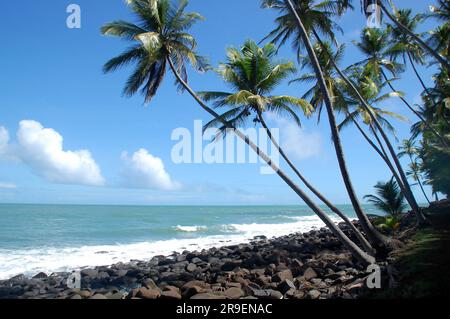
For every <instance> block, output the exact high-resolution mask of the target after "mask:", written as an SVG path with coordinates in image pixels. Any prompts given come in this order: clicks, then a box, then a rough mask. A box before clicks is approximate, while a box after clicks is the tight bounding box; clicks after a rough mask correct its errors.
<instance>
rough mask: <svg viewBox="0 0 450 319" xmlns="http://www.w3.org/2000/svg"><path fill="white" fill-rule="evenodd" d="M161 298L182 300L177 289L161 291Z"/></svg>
mask: <svg viewBox="0 0 450 319" xmlns="http://www.w3.org/2000/svg"><path fill="white" fill-rule="evenodd" d="M161 299H169V300H181V295H180V293H178V292H176V291H175V290H166V291H163V292H162V293H161Z"/></svg>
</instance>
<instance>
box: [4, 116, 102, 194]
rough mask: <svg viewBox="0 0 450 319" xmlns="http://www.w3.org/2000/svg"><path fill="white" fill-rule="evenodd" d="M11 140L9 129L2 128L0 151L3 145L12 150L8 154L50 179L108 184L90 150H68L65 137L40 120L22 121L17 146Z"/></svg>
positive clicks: (65, 182)
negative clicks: (65, 146) (10, 142)
mask: <svg viewBox="0 0 450 319" xmlns="http://www.w3.org/2000/svg"><path fill="white" fill-rule="evenodd" d="M5 132H6V133H5ZM5 141H6V143H5ZM8 141H9V134H7V131H6V129H4V128H3V129H1V128H0V151H1V149H2V148H1V145H3V150H4V151H5V149H6V148H7V149H8V151H7V154H6V156H10V157H11V156H12V157H15V158H18V159H19V160H20V161H21V162H22V163H24V164H26V165H28V166H29V167H30V168H31V169H32V171H33V172H34V173H35V174H37V175H39V176H42V177H44V178H45V179H47V180H48V181H51V182H56V183H64V184H81V185H91V186H100V185H103V184H104V179H103V177H102V175H101V173H100V169H99V167H98V165H97V163H96V162H95V161H94V159H93V158H92V156H91V153H90V152H89V151H87V150H80V151H65V150H64V149H63V137H62V136H61V135H60V134H59V133H58V132H56V131H55V130H53V129H51V128H44V127H43V126H42V125H41V124H40V123H39V122H36V121H29V120H27V121H21V122H20V123H19V129H18V131H17V145H11V144H7V143H8ZM0 155H1V153H0Z"/></svg>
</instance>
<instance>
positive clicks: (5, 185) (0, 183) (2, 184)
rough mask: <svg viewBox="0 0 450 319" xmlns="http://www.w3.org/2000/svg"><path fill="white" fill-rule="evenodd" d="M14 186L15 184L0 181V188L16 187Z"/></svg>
mask: <svg viewBox="0 0 450 319" xmlns="http://www.w3.org/2000/svg"><path fill="white" fill-rule="evenodd" d="M16 188H17V185H16V184H12V183H2V182H0V189H16Z"/></svg>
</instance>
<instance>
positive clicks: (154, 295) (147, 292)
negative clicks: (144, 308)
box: [136, 287, 161, 300]
mask: <svg viewBox="0 0 450 319" xmlns="http://www.w3.org/2000/svg"><path fill="white" fill-rule="evenodd" d="M136 297H138V298H142V299H153V300H154V299H158V298H159V297H161V291H159V290H158V289H148V288H145V287H142V288H140V289H139V291H138V293H137V294H136Z"/></svg>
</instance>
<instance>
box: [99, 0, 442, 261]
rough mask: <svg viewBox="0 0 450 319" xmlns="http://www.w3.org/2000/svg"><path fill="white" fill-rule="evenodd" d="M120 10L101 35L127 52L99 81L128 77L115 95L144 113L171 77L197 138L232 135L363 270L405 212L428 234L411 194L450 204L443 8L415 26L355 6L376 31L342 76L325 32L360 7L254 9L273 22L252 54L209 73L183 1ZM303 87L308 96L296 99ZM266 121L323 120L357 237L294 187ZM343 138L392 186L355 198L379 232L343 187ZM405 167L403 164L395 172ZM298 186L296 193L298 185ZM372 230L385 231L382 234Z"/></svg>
mask: <svg viewBox="0 0 450 319" xmlns="http://www.w3.org/2000/svg"><path fill="white" fill-rule="evenodd" d="M127 2H128V5H129V7H130V9H131V11H132V12H133V13H135V16H136V17H137V21H135V22H127V21H122V20H118V21H114V22H111V23H108V24H106V25H104V26H103V27H102V29H101V32H102V34H104V35H109V36H115V37H119V38H122V39H125V40H127V41H128V42H130V43H131V45H130V47H129V48H128V49H126V50H125V51H124V52H123V53H122V54H120V55H118V56H116V57H114V58H112V59H111V60H110V61H108V62H107V63H106V64H105V66H104V71H105V72H112V71H115V70H117V69H119V68H122V67H128V66H130V65H133V66H134V69H133V70H132V72H131V74H130V76H129V77H128V79H127V81H126V83H125V88H124V92H123V93H124V95H126V96H132V95H135V94H137V93H141V94H142V95H143V97H144V101H145V102H146V103H150V102H151V101H152V98H153V97H154V96H155V95H156V94H157V93H158V89H159V88H160V86H161V83H162V82H163V81H164V79H165V77H166V75H167V73H168V72H169V71H170V73H171V74H172V75H173V77H174V78H175V84H176V87H177V88H178V90H180V91H181V92H187V93H188V94H189V95H190V96H191V97H192V98H193V99H194V101H195V102H196V103H197V104H198V106H199V107H200V108H201V109H203V110H204V111H206V112H207V113H208V114H209V115H210V116H211V117H212V118H211V121H210V122H209V123H208V124H207V125H206V127H205V128H212V127H214V128H217V129H218V131H219V132H220V133H223V134H231V133H232V134H236V136H237V137H238V138H240V139H242V140H243V141H244V142H245V143H246V144H247V145H248V146H249V147H250V148H251V149H252V150H254V151H255V152H256V153H257V154H258V155H259V156H260V157H261V159H262V160H263V161H265V162H266V163H267V164H268V165H270V166H271V167H272V168H273V169H274V170H275V171H276V173H277V174H278V176H279V177H280V178H281V179H282V180H283V181H284V182H285V183H286V184H287V186H289V187H290V188H291V189H292V190H293V191H294V192H295V193H296V194H297V195H298V197H299V199H300V200H302V201H303V202H305V203H306V204H307V205H308V206H309V207H310V209H311V210H312V211H313V212H314V213H316V214H317V215H318V216H319V217H320V218H321V220H322V221H323V222H324V223H325V224H326V225H327V226H328V228H329V229H330V230H331V232H333V234H334V235H335V236H336V237H337V238H338V239H339V240H340V241H341V242H342V244H343V245H345V247H346V248H348V250H349V251H350V252H351V253H352V254H353V255H354V256H355V258H356V259H358V260H359V261H360V262H361V263H362V264H371V263H373V262H375V261H376V260H377V259H383V258H385V256H386V253H387V252H389V251H390V250H391V249H392V247H393V242H395V241H394V240H393V237H396V231H397V229H398V227H399V223H400V220H401V216H403V214H404V212H405V211H406V209H407V205H406V204H408V205H409V207H410V208H411V210H412V216H413V217H414V218H415V219H416V223H417V225H418V226H419V227H421V226H423V225H426V224H427V223H428V220H427V216H426V215H425V214H424V211H423V207H421V206H420V205H419V202H418V200H417V197H416V195H415V193H414V191H413V190H414V186H416V185H418V186H419V188H420V191H421V192H422V194H423V195H424V197H425V198H426V199H427V201H429V202H430V203H431V199H430V197H429V194H427V190H426V187H425V186H426V185H429V186H430V187H431V188H432V191H433V194H435V196H438V195H437V194H439V193H440V194H444V195H445V196H448V194H449V193H450V148H449V146H448V145H449V142H450V81H449V76H448V72H449V70H450V61H449V58H450V47H449V46H450V41H448V34H449V32H448V31H450V22H449V12H450V11H449V8H450V5H449V1H448V0H439V1H437V2H436V4H435V6H432V7H431V11H430V12H429V13H421V14H413V12H412V10H409V9H401V10H398V9H397V8H396V7H395V5H394V3H393V1H384V0H374V1H361V4H362V5H363V7H362V9H363V12H366V10H365V9H366V8H367V5H368V4H375V5H378V7H379V8H380V10H381V12H382V13H383V18H384V22H383V23H382V25H380V27H379V28H364V29H363V30H362V31H361V36H360V40H359V41H355V42H354V43H353V45H354V46H355V47H356V48H358V49H359V50H360V52H361V54H362V56H363V58H362V59H359V60H356V61H352V63H351V64H349V65H347V66H342V64H343V61H344V57H345V56H346V53H345V49H346V46H345V44H340V43H339V41H338V38H339V37H338V34H339V33H340V32H344V30H342V28H341V27H340V26H339V25H338V24H337V23H336V21H338V18H339V17H340V16H343V15H345V14H347V13H348V11H350V10H353V9H355V7H356V6H359V2H357V1H351V0H262V1H261V6H262V7H263V8H267V9H270V10H274V11H275V12H277V14H278V17H277V18H276V20H275V22H274V25H273V28H272V31H271V32H270V33H269V34H267V35H264V34H262V35H261V39H262V40H261V42H260V43H259V44H258V43H257V42H255V40H247V41H245V43H244V44H243V45H241V46H238V47H230V48H228V49H227V50H226V61H225V62H223V63H221V64H220V65H219V66H218V67H213V66H210V65H209V64H208V63H207V60H206V58H204V57H202V56H201V55H200V54H199V52H198V49H197V48H198V47H197V41H196V39H195V37H194V36H193V35H192V34H191V33H190V31H191V28H192V26H193V25H194V24H196V23H197V22H200V21H201V20H203V17H202V16H201V15H200V14H198V13H191V12H187V11H186V9H187V6H188V2H187V0H180V1H178V2H176V1H172V0H128V1H127ZM424 21H434V25H436V28H435V29H434V30H429V31H423V32H419V31H418V30H419V29H423V25H422V24H423V22H424ZM267 23H268V24H270V23H271V22H270V21H268V22H267ZM244 36H245V35H244ZM288 43H289V44H290V46H289V47H290V48H292V49H293V53H294V56H295V59H294V61H289V60H283V59H281V58H278V51H279V49H280V48H281V47H282V46H286V45H287V44H288ZM347 45H348V44H347ZM347 58H348V57H347ZM188 66H190V67H191V68H192V69H193V70H196V71H199V72H206V71H209V70H214V71H215V72H216V73H217V75H218V76H219V77H220V78H221V79H222V80H223V81H224V82H225V84H226V85H227V86H228V87H229V91H227V92H225V91H218V90H215V88H210V87H206V88H205V89H204V90H203V91H197V90H195V89H194V88H193V87H192V86H191V83H190V81H189V76H188V70H189V68H188ZM425 67H427V68H432V69H433V70H435V75H434V77H433V81H429V80H427V78H426V76H424V75H423V74H421V70H422V69H423V68H425ZM409 68H411V71H412V72H414V75H415V80H417V81H418V83H419V84H420V86H421V87H422V88H423V92H422V95H421V97H422V101H421V103H413V102H412V101H409V100H408V98H407V97H406V96H405V95H404V93H402V92H401V91H399V90H397V88H396V84H397V83H398V81H401V80H402V75H404V74H405V72H406V71H407V70H408V69H409ZM287 81H289V84H290V85H291V86H292V87H295V88H298V94H295V96H292V95H280V94H275V93H274V92H275V91H276V90H277V88H278V87H279V85H280V84H281V83H283V82H287ZM408 81H411V78H408ZM305 86H306V87H307V89H306V90H304V91H302V90H303V89H304V87H305ZM389 100H399V101H401V102H402V104H403V105H404V106H405V107H406V108H407V110H408V111H409V112H410V114H411V119H413V120H414V123H413V125H412V127H411V136H410V137H408V138H407V139H406V140H405V141H404V142H402V143H399V142H398V138H397V132H396V126H395V123H394V121H398V120H401V121H405V120H407V119H406V118H404V117H403V116H400V115H398V114H396V113H395V112H394V111H393V110H391V109H389V108H390V107H389V105H391V104H390V103H387V101H389ZM268 113H270V114H271V116H283V117H286V118H288V119H289V120H291V121H293V123H295V124H296V125H301V123H302V122H304V121H307V120H309V119H310V118H312V117H317V118H318V119H319V121H321V120H322V119H323V118H324V117H326V119H327V126H328V127H329V130H330V134H331V138H332V142H333V148H334V152H335V157H336V161H337V164H338V167H339V172H340V175H341V177H342V182H343V187H344V188H345V190H346V192H347V195H348V198H349V200H350V202H351V204H352V207H353V209H354V212H355V214H356V216H357V218H358V221H359V225H360V226H361V229H358V228H357V227H355V226H354V225H353V223H352V222H351V221H350V220H349V219H348V217H346V216H345V214H343V213H342V212H341V211H340V210H339V209H338V208H337V207H336V205H334V204H333V203H332V202H331V201H330V200H329V199H328V198H327V197H326V195H324V194H323V193H321V192H320V191H319V190H318V188H317V187H316V186H314V185H313V183H312V182H311V181H310V180H309V179H308V178H306V177H305V176H304V174H303V172H302V170H301V168H300V167H299V166H298V165H296V164H295V163H294V162H293V161H292V159H290V158H289V155H288V154H287V153H286V152H285V150H283V149H282V147H280V145H279V143H278V141H277V140H276V139H275V138H273V135H272V132H271V130H270V128H269V126H268V124H267V123H266V117H267V114H268ZM249 123H250V124H251V125H257V126H261V127H262V128H263V129H264V130H265V131H266V133H267V135H268V137H269V138H270V140H271V141H272V143H273V145H274V146H275V147H276V148H277V149H278V150H279V152H280V155H281V156H282V158H283V160H284V161H285V163H286V164H287V167H288V168H289V170H285V169H283V168H282V167H281V165H280V166H278V165H276V164H275V163H274V161H273V160H272V159H271V158H270V157H269V156H268V155H267V154H266V153H264V151H263V150H262V149H261V148H260V146H259V145H257V144H256V142H255V141H253V140H251V138H250V137H248V136H246V135H245V134H244V133H243V131H242V130H241V129H242V128H243V127H245V126H246V125H249ZM344 128H348V129H355V130H356V131H357V132H358V134H360V137H361V139H362V140H364V141H365V142H367V143H368V144H369V145H370V147H371V149H373V151H374V153H373V154H374V156H378V157H380V159H381V160H382V161H383V162H384V163H385V164H386V171H387V172H389V174H390V175H391V176H392V179H391V180H390V181H389V182H387V183H379V184H377V186H375V189H376V192H377V195H369V196H368V197H366V199H367V200H368V201H369V202H370V203H372V204H374V205H375V206H376V207H378V208H379V209H380V210H381V211H384V212H386V213H388V214H389V216H388V217H387V218H386V220H385V222H384V223H383V224H382V225H375V224H374V223H373V221H372V220H371V218H369V216H368V214H367V212H366V211H365V209H364V206H363V205H362V204H361V200H360V198H359V197H358V195H357V190H358V185H355V184H354V182H353V180H352V172H351V170H350V169H349V167H348V164H347V157H348V154H347V153H346V150H345V148H344V143H343V140H342V130H343V129H344ZM398 151H400V152H398ZM404 157H407V158H408V162H405V161H403V162H402V158H404ZM291 173H293V176H291V175H290V174H291ZM297 179H298V180H299V181H301V182H302V185H303V186H301V185H300V184H297ZM304 187H305V188H304ZM306 189H307V190H308V192H307V191H306ZM310 193H311V194H312V195H310ZM319 203H320V204H324V205H325V206H326V207H327V208H328V209H330V211H331V212H333V213H335V214H336V215H337V216H339V217H340V218H342V219H343V221H344V222H345V223H346V224H347V225H348V226H349V227H350V230H351V232H352V235H353V236H348V235H347V234H346V233H344V232H343V231H342V230H341V228H340V227H338V226H337V225H336V224H335V223H334V222H333V220H332V219H331V218H330V216H329V214H328V212H327V211H326V210H325V209H323V208H322V207H321V206H319ZM383 228H384V229H389V230H390V231H389V232H388V233H386V232H385V231H384V230H383ZM351 238H356V240H355V239H351Z"/></svg>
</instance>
